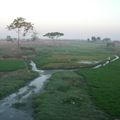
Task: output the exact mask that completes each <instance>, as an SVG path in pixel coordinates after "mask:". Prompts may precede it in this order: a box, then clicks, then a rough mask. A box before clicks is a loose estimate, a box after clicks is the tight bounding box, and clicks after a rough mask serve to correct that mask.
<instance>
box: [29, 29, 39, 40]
mask: <svg viewBox="0 0 120 120" xmlns="http://www.w3.org/2000/svg"><path fill="white" fill-rule="evenodd" d="M31 37H32V38H31V40H32V41H35V40H37V39H39V37H38V33H37V32H36V31H33V34H32V35H31Z"/></svg>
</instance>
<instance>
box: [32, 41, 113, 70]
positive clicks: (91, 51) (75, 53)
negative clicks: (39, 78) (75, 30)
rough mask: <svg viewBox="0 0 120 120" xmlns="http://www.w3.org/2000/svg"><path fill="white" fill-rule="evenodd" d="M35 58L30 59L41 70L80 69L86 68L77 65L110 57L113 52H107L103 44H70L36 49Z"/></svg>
mask: <svg viewBox="0 0 120 120" xmlns="http://www.w3.org/2000/svg"><path fill="white" fill-rule="evenodd" d="M36 51H37V53H36V54H37V56H35V57H33V58H32V59H33V60H34V61H35V63H36V64H37V66H38V67H40V68H42V69H56V68H57V69H58V68H80V67H83V66H86V65H85V64H80V63H78V62H79V61H83V60H88V61H96V60H102V59H105V58H107V57H108V56H112V55H113V54H115V53H114V51H110V50H107V49H106V48H105V44H103V43H101V44H97V43H87V42H73V41H72V42H70V43H69V44H65V45H62V46H41V47H36Z"/></svg>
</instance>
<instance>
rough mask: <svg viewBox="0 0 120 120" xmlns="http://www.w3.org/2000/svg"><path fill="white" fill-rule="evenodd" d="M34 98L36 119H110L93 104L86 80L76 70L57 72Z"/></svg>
mask: <svg viewBox="0 0 120 120" xmlns="http://www.w3.org/2000/svg"><path fill="white" fill-rule="evenodd" d="M33 100H34V103H33V108H34V118H35V120H110V118H109V117H108V116H107V115H106V114H104V113H103V112H101V111H99V110H98V109H96V107H95V106H94V105H93V103H92V101H91V99H90V97H89V95H88V87H87V85H86V82H85V81H84V80H83V78H82V77H80V76H79V75H78V74H76V73H75V72H69V71H63V72H58V73H55V74H54V75H53V76H52V77H51V78H50V80H49V81H48V82H47V83H46V84H45V92H44V93H43V94H41V95H38V96H36V97H35V98H34V99H33Z"/></svg>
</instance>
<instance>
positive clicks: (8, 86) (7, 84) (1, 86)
mask: <svg viewBox="0 0 120 120" xmlns="http://www.w3.org/2000/svg"><path fill="white" fill-rule="evenodd" d="M0 75H1V77H0V99H2V98H3V97H5V96H7V95H9V94H10V93H12V92H15V91H16V90H17V89H19V88H20V87H22V86H24V85H25V84H26V83H27V82H29V81H30V80H32V79H33V78H35V77H36V76H37V74H36V73H33V72H30V71H28V70H25V69H24V70H18V71H14V72H9V73H7V74H6V73H0Z"/></svg>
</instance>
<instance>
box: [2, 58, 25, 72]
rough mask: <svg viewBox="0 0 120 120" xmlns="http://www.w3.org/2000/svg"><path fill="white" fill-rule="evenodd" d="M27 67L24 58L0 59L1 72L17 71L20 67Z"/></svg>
mask: <svg viewBox="0 0 120 120" xmlns="http://www.w3.org/2000/svg"><path fill="white" fill-rule="evenodd" d="M25 67H26V66H25V63H24V61H23V60H12V59H11V60H10V59H8V60H0V72H6V71H15V70H18V69H24V68H25Z"/></svg>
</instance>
